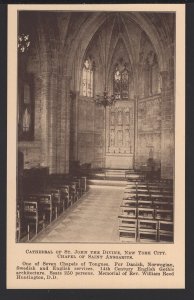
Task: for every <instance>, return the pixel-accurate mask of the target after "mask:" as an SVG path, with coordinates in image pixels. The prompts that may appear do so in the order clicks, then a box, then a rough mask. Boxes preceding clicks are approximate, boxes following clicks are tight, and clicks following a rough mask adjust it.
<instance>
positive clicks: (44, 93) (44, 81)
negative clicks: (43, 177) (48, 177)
mask: <svg viewBox="0 0 194 300" xmlns="http://www.w3.org/2000/svg"><path fill="white" fill-rule="evenodd" d="M48 83H49V71H48V70H43V71H41V87H40V127H41V165H42V166H48V98H49V89H48Z"/></svg>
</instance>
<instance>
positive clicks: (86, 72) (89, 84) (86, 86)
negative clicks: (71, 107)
mask: <svg viewBox="0 0 194 300" xmlns="http://www.w3.org/2000/svg"><path fill="white" fill-rule="evenodd" d="M93 81H94V71H93V63H92V61H91V60H90V59H89V58H88V59H86V60H85V62H84V66H83V69H82V96H85V97H93V95H94V82H93Z"/></svg>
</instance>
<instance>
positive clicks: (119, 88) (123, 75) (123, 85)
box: [113, 66, 129, 100]
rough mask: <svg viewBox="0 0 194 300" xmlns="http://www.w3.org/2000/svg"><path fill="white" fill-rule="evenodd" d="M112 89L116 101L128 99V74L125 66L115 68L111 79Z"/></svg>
mask: <svg viewBox="0 0 194 300" xmlns="http://www.w3.org/2000/svg"><path fill="white" fill-rule="evenodd" d="M113 80H114V82H113V89H114V95H115V99H116V100H121V99H128V96H129V72H128V70H127V68H126V66H124V67H123V66H122V67H120V68H119V67H118V66H116V68H115V72H114V78H113Z"/></svg>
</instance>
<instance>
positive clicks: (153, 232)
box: [138, 220, 158, 242]
mask: <svg viewBox="0 0 194 300" xmlns="http://www.w3.org/2000/svg"><path fill="white" fill-rule="evenodd" d="M157 239H158V222H157V221H155V220H138V241H139V242H141V241H147V242H152V241H155V242H156V241H157Z"/></svg>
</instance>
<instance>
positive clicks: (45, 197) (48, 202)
mask: <svg viewBox="0 0 194 300" xmlns="http://www.w3.org/2000/svg"><path fill="white" fill-rule="evenodd" d="M28 200H30V201H36V202H38V206H39V211H40V212H41V213H43V214H44V215H45V220H46V218H48V221H49V223H51V221H52V215H53V213H54V212H53V203H52V194H51V193H37V194H31V195H28Z"/></svg>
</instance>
